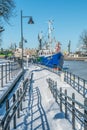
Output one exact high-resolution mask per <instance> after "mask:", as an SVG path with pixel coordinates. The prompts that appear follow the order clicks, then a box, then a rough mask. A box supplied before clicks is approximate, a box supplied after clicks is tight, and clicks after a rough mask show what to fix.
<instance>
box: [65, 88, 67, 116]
mask: <svg viewBox="0 0 87 130" xmlns="http://www.w3.org/2000/svg"><path fill="white" fill-rule="evenodd" d="M65 118H67V90H66V89H65Z"/></svg>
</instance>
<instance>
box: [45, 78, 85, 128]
mask: <svg viewBox="0 0 87 130" xmlns="http://www.w3.org/2000/svg"><path fill="white" fill-rule="evenodd" d="M47 82H48V84H49V89H50V91H51V93H52V94H53V97H54V98H55V101H56V102H57V103H58V105H59V106H60V111H61V112H64V114H65V118H66V119H68V120H69V121H70V122H71V123H72V129H73V130H77V129H78V128H77V124H80V125H81V127H82V128H83V129H84V130H87V98H85V99H84V104H81V103H80V102H78V101H76V99H75V94H74V93H72V97H70V96H68V95H67V90H65V92H63V91H62V88H60V90H58V89H57V82H54V81H53V80H52V79H50V78H49V79H47Z"/></svg>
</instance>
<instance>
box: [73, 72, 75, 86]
mask: <svg viewBox="0 0 87 130" xmlns="http://www.w3.org/2000/svg"><path fill="white" fill-rule="evenodd" d="M73 87H75V75H74V74H73Z"/></svg>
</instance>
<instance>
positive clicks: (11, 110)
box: [0, 73, 33, 130]
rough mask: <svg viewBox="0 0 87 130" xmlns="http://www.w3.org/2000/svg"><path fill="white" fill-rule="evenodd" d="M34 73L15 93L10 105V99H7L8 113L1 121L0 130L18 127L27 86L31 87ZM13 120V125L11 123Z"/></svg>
mask: <svg viewBox="0 0 87 130" xmlns="http://www.w3.org/2000/svg"><path fill="white" fill-rule="evenodd" d="M32 76H33V73H32V74H31V78H30V79H29V78H26V79H25V80H24V81H23V83H22V85H20V87H19V88H18V90H17V91H16V93H15V94H13V98H12V100H13V103H12V105H10V101H9V99H7V100H6V113H5V116H4V117H3V118H2V120H1V122H0V130H10V129H12V127H13V129H16V127H17V118H20V111H22V103H23V101H25V94H26V90H27V88H29V89H30V86H31V85H30V84H31V81H32ZM10 100H11V99H10ZM12 120H13V125H12V124H11V122H12Z"/></svg>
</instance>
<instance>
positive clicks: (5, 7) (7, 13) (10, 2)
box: [0, 0, 15, 46]
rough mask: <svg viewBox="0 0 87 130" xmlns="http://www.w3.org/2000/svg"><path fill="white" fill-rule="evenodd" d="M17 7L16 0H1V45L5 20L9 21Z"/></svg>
mask: <svg viewBox="0 0 87 130" xmlns="http://www.w3.org/2000/svg"><path fill="white" fill-rule="evenodd" d="M14 8H15V3H14V0H0V46H1V41H2V39H1V33H2V32H3V31H4V28H3V20H4V21H5V22H7V23H9V22H8V21H9V19H10V17H12V16H13V14H14V13H13V10H14Z"/></svg>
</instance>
